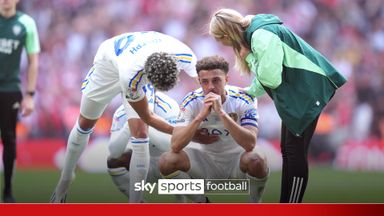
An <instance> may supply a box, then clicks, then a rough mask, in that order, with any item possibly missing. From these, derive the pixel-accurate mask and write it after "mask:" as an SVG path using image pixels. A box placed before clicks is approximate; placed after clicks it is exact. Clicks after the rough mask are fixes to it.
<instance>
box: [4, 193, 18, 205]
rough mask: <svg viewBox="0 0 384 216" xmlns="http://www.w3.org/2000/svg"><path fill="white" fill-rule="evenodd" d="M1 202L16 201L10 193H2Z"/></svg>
mask: <svg viewBox="0 0 384 216" xmlns="http://www.w3.org/2000/svg"><path fill="white" fill-rule="evenodd" d="M3 202H4V203H16V200H15V198H14V197H13V196H12V195H4V197H3Z"/></svg>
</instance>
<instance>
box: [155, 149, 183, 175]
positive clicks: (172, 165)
mask: <svg viewBox="0 0 384 216" xmlns="http://www.w3.org/2000/svg"><path fill="white" fill-rule="evenodd" d="M179 162H180V155H179V153H174V152H165V153H163V154H162V155H161V156H160V158H159V163H158V166H159V170H160V173H161V174H162V175H169V174H171V173H173V172H175V171H176V170H178V168H179V166H178V164H179Z"/></svg>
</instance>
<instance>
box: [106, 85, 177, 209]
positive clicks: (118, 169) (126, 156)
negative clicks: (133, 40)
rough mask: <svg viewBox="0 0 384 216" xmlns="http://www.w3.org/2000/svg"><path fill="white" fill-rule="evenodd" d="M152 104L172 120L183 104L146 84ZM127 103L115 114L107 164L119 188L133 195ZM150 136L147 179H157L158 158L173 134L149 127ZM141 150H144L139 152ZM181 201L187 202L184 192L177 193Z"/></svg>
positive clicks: (165, 118)
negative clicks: (130, 176) (179, 104)
mask: <svg viewBox="0 0 384 216" xmlns="http://www.w3.org/2000/svg"><path fill="white" fill-rule="evenodd" d="M145 91H146V96H147V98H148V104H149V106H150V107H151V109H152V110H153V112H154V113H156V114H157V115H158V116H160V117H162V118H163V119H164V120H166V121H167V122H168V123H170V124H174V123H175V121H176V118H177V115H178V113H179V106H178V104H177V102H176V101H175V100H173V99H172V98H170V97H169V96H167V95H165V94H164V93H161V92H156V93H155V94H154V91H153V88H151V86H149V85H148V86H146V87H145ZM128 119H129V116H128V115H127V114H126V112H125V109H124V106H123V105H122V106H120V107H119V108H118V109H117V110H116V111H115V114H114V116H113V122H112V127H111V136H110V140H109V146H108V147H109V152H110V155H109V157H108V161H107V165H108V172H109V174H110V176H111V178H112V180H113V182H114V184H115V185H116V186H117V188H118V189H119V190H120V191H121V192H122V193H123V194H125V195H126V196H127V197H128V198H129V190H130V188H129V179H130V178H129V166H130V163H131V155H132V147H131V145H130V143H129V144H128V146H127V143H128V141H129V138H130V136H131V134H130V130H129V128H128V124H127V120H128ZM148 134H149V138H150V150H149V151H150V156H151V160H150V167H149V173H148V177H147V181H149V182H155V181H156V180H157V179H159V178H161V175H160V172H159V170H158V166H157V161H158V159H159V156H160V155H161V154H162V153H163V152H166V151H168V150H169V149H170V139H171V136H170V135H168V134H165V133H162V132H160V131H158V130H156V129H154V128H152V127H149V133H148ZM139 154H140V152H139ZM176 201H177V202H184V199H183V197H182V196H176Z"/></svg>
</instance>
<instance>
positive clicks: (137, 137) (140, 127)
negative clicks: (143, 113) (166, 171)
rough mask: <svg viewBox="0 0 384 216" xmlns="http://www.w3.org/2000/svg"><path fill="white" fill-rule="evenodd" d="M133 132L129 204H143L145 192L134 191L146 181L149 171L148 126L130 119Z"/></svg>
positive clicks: (129, 123)
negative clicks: (135, 185)
mask: <svg viewBox="0 0 384 216" xmlns="http://www.w3.org/2000/svg"><path fill="white" fill-rule="evenodd" d="M128 125H129V129H130V131H131V134H132V136H131V138H130V144H131V146H132V158H131V163H130V166H129V177H130V183H129V186H130V188H131V190H130V193H129V202H135V203H137V202H142V200H143V192H141V191H134V190H133V188H134V184H135V183H136V182H142V181H146V179H147V175H148V170H149V160H150V155H149V138H148V125H147V124H145V123H144V121H142V120H141V119H138V118H130V119H129V120H128Z"/></svg>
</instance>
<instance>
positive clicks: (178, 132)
mask: <svg viewBox="0 0 384 216" xmlns="http://www.w3.org/2000/svg"><path fill="white" fill-rule="evenodd" d="M200 122H201V121H199V120H196V119H195V120H193V121H192V122H191V124H189V125H187V126H182V127H175V129H174V131H173V134H172V138H171V148H172V151H173V152H176V153H177V152H180V151H181V150H182V149H183V148H184V147H185V146H187V145H188V143H190V142H191V141H192V138H193V137H194V135H195V133H196V130H197V129H198V127H199V125H200Z"/></svg>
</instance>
